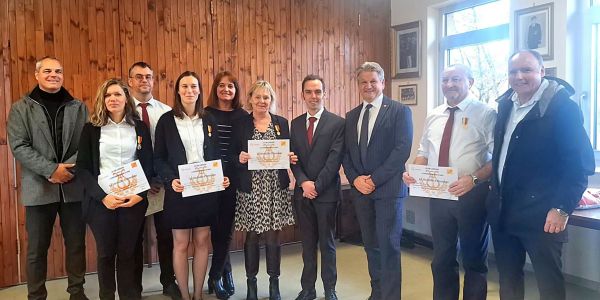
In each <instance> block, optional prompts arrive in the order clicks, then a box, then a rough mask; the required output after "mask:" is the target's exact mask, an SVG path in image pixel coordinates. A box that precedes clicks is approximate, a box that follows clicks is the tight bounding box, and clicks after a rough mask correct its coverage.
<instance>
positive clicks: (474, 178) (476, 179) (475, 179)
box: [469, 174, 479, 185]
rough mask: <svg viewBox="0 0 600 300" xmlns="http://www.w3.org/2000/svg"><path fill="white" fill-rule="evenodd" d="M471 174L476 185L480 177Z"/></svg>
mask: <svg viewBox="0 0 600 300" xmlns="http://www.w3.org/2000/svg"><path fill="white" fill-rule="evenodd" d="M469 176H471V179H472V180H473V185H476V184H478V183H479V177H477V176H475V175H473V174H471V175H469Z"/></svg>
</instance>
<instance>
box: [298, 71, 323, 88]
mask: <svg viewBox="0 0 600 300" xmlns="http://www.w3.org/2000/svg"><path fill="white" fill-rule="evenodd" d="M311 80H318V81H320V82H321V85H322V86H323V91H325V81H323V78H321V77H319V75H314V74H309V75H306V77H304V79H302V92H304V84H305V83H306V82H307V81H311Z"/></svg>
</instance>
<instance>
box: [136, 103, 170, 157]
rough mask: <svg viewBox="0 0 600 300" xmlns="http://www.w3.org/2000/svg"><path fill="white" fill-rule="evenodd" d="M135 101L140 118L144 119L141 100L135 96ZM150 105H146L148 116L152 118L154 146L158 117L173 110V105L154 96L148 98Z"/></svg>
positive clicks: (151, 135) (151, 128)
mask: <svg viewBox="0 0 600 300" xmlns="http://www.w3.org/2000/svg"><path fill="white" fill-rule="evenodd" d="M133 99H134V101H135V109H136V110H137V112H138V114H140V119H142V107H141V106H140V103H142V102H141V101H139V100H137V99H135V98H133ZM146 103H148V106H146V110H147V111H148V118H149V119H150V128H149V129H150V137H152V146H154V131H155V129H156V123H158V119H160V117H161V116H162V115H163V114H164V113H166V112H168V111H170V110H171V107H170V106H168V105H166V104H164V103H162V102H160V101H158V100H156V99H154V98H152V99H150V100H148V102H146Z"/></svg>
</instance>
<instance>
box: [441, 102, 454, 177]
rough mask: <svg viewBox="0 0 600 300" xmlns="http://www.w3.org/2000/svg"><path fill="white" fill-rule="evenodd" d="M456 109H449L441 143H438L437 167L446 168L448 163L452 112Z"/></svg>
mask: <svg viewBox="0 0 600 300" xmlns="http://www.w3.org/2000/svg"><path fill="white" fill-rule="evenodd" d="M457 109H458V107H449V108H448V110H449V111H450V116H448V121H446V126H445V127H444V134H442V142H441V143H440V158H439V160H438V167H448V166H449V165H448V164H449V161H450V139H451V138H452V127H454V112H455V111H456V110H457Z"/></svg>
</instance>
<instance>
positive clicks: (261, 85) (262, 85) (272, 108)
mask: <svg viewBox="0 0 600 300" xmlns="http://www.w3.org/2000/svg"><path fill="white" fill-rule="evenodd" d="M258 89H265V90H266V91H267V92H269V94H270V95H271V104H270V105H269V112H270V113H272V114H274V113H276V112H277V94H275V90H273V87H272V86H271V84H270V83H269V82H268V81H266V80H259V81H257V82H255V83H254V84H253V85H252V86H251V87H250V89H249V90H248V99H247V101H246V110H248V111H250V112H252V101H250V100H251V99H252V94H254V92H255V91H256V90H258Z"/></svg>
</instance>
